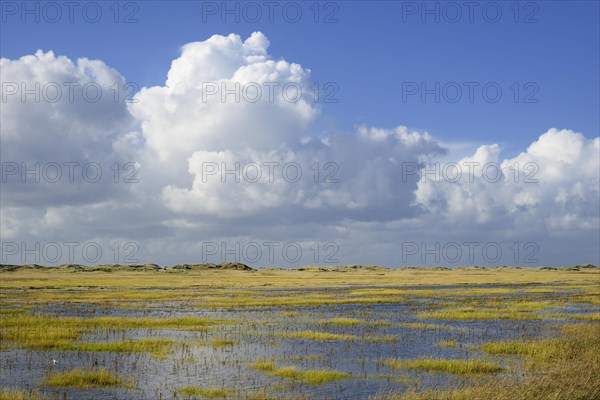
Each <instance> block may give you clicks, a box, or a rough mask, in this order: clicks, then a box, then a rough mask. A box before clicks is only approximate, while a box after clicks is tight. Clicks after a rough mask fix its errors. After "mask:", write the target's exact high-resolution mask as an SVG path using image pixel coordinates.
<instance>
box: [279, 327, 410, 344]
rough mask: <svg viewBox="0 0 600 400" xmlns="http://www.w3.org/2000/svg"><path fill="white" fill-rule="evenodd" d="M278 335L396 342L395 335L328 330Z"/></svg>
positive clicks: (313, 338) (323, 339)
mask: <svg viewBox="0 0 600 400" xmlns="http://www.w3.org/2000/svg"><path fill="white" fill-rule="evenodd" d="M278 336H280V337H283V338H287V339H308V340H320V341H333V340H357V341H359V340H366V341H372V342H396V341H398V338H396V337H395V336H368V337H360V336H355V335H347V334H340V333H330V332H319V331H312V330H305V331H298V332H288V333H281V334H279V335H278Z"/></svg>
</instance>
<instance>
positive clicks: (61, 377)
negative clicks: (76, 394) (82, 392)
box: [42, 368, 129, 388]
mask: <svg viewBox="0 0 600 400" xmlns="http://www.w3.org/2000/svg"><path fill="white" fill-rule="evenodd" d="M42 385H45V386H70V387H78V388H92V387H110V386H121V387H128V386H129V383H128V382H126V381H125V380H123V379H121V378H119V377H117V375H115V374H114V373H112V372H111V371H109V370H107V369H105V368H101V369H91V370H85V369H80V368H75V369H72V370H70V371H66V372H52V373H50V375H49V376H48V378H47V379H46V380H45V381H43V382H42Z"/></svg>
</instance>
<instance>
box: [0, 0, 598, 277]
mask: <svg viewBox="0 0 600 400" xmlns="http://www.w3.org/2000/svg"><path fill="white" fill-rule="evenodd" d="M1 11H2V16H1V18H2V20H1V27H0V33H1V36H0V56H1V57H2V61H1V63H2V64H1V70H0V75H1V76H0V77H1V81H2V100H1V103H0V106H1V108H2V109H1V120H0V122H1V126H0V129H1V132H0V133H1V140H0V144H1V149H0V155H1V158H2V190H1V192H0V201H1V207H0V216H1V221H0V233H1V236H2V237H1V241H2V260H1V262H2V263H9V264H11V263H12V264H22V263H33V262H36V263H40V264H61V263H72V262H73V263H82V264H98V263H150V262H154V263H158V264H161V265H173V264H177V263H196V262H213V263H218V262H223V261H239V262H243V263H246V264H248V265H252V266H275V267H284V268H288V267H293V266H298V265H306V264H319V265H332V264H367V265H370V264H378V265H383V266H388V267H397V266H410V265H430V266H442V265H443V266H450V267H453V266H461V265H487V266H492V265H500V264H506V265H522V266H537V265H551V266H558V265H572V264H578V263H594V264H599V263H600V249H599V246H598V243H599V242H600V216H599V213H600V211H599V210H600V194H599V185H600V184H599V180H600V166H599V165H600V164H599V152H600V150H599V138H598V133H599V131H600V129H599V120H600V118H599V112H598V110H599V109H600V96H599V89H600V73H599V72H600V58H599V49H600V43H599V42H600V27H599V21H600V6H599V3H598V2H596V1H570V2H562V1H523V2H504V1H502V2H493V1H490V2H486V1H483V2H436V1H431V2H413V1H369V2H365V1H337V2H332V1H321V2H311V1H306V2H293V1H291V2H284V1H275V2H261V1H259V2H211V1H171V2H161V1H138V2H128V1H122V2H116V1H97V2H85V1H84V2H74V3H64V2H35V1H32V2H20V1H19V2H15V1H2V2H1ZM36 85H37V86H36ZM84 88H85V89H84ZM259 90H260V92H259Z"/></svg>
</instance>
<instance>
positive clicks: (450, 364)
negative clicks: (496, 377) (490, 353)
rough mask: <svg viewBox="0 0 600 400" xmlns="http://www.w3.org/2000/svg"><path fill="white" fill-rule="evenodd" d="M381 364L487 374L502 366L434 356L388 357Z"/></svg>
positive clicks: (458, 373) (403, 367)
mask: <svg viewBox="0 0 600 400" xmlns="http://www.w3.org/2000/svg"><path fill="white" fill-rule="evenodd" d="M382 364H383V365H385V366H387V367H390V368H395V369H422V370H426V371H437V372H447V373H450V374H457V375H465V374H489V373H496V372H501V371H502V368H501V367H500V366H499V365H497V364H494V363H492V362H490V361H485V360H446V359H436V358H416V359H413V360H398V359H388V360H384V361H383V362H382Z"/></svg>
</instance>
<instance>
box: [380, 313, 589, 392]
mask: <svg viewBox="0 0 600 400" xmlns="http://www.w3.org/2000/svg"><path fill="white" fill-rule="evenodd" d="M561 330H562V333H563V336H562V337H559V338H557V339H556V341H555V340H554V339H552V341H548V340H542V341H539V342H538V343H537V344H536V343H535V342H503V343H491V345H492V346H491V347H488V350H491V351H492V352H495V353H496V354H519V355H522V356H524V357H525V358H526V359H527V360H529V361H530V362H529V363H527V364H526V366H525V368H526V369H525V371H523V374H524V378H523V379H518V380H517V379H514V378H511V377H506V378H502V379H497V380H489V381H486V382H480V383H479V384H478V385H477V386H473V387H464V388H459V389H438V390H435V389H429V390H426V391H424V392H419V391H415V390H411V391H408V392H406V393H391V394H382V395H378V396H374V397H371V399H373V400H487V399H494V400H547V399H561V400H562V399H565V400H566V399H569V400H596V399H599V398H600V380H599V379H598V376H600V352H599V351H598V349H600V334H599V332H600V327H599V326H598V324H595V323H582V324H569V325H564V326H563V327H562V328H561ZM484 346H485V345H484Z"/></svg>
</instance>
